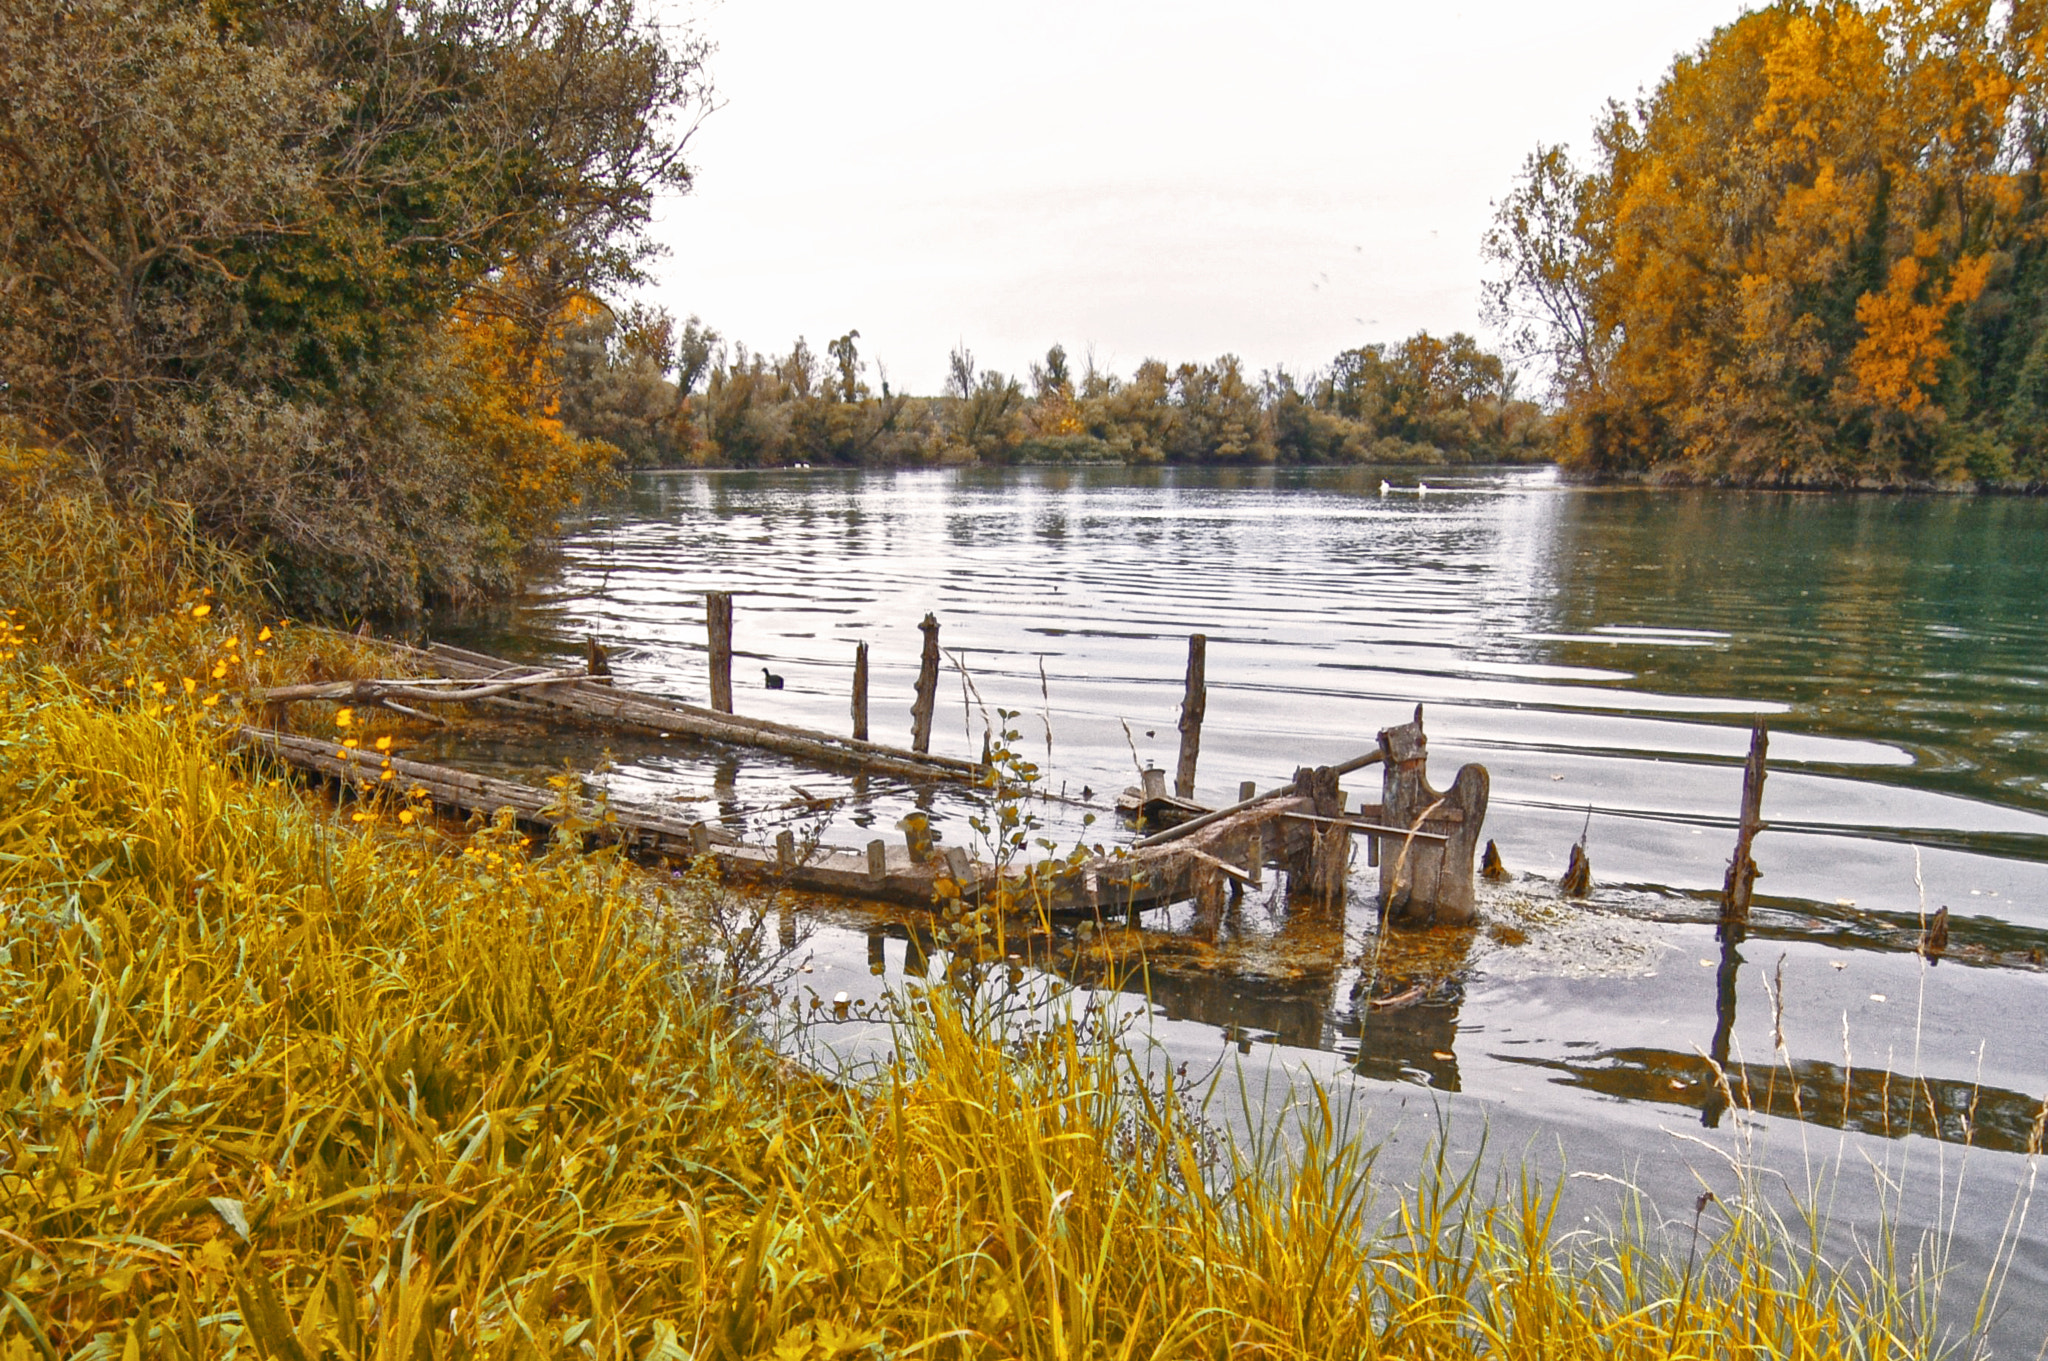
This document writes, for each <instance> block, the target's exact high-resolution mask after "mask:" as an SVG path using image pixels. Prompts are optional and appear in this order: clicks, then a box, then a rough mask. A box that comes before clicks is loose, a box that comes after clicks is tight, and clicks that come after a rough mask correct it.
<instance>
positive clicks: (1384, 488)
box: [1380, 477, 1394, 496]
mask: <svg viewBox="0 0 2048 1361" xmlns="http://www.w3.org/2000/svg"><path fill="white" fill-rule="evenodd" d="M1393 489H1394V484H1393V483H1391V482H1389V481H1387V479H1386V478H1384V477H1383V478H1381V479H1380V495H1381V496H1385V495H1386V494H1387V493H1388V492H1390V491H1392V490H1393Z"/></svg>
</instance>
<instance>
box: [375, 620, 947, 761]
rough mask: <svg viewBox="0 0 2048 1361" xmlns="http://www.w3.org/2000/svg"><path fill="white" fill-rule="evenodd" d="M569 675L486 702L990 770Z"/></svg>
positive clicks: (450, 651) (465, 661) (457, 669)
mask: <svg viewBox="0 0 2048 1361" xmlns="http://www.w3.org/2000/svg"><path fill="white" fill-rule="evenodd" d="M415 655H418V656H423V657H424V658H425V659H426V660H427V662H429V663H430V664H432V665H435V666H439V667H440V668H442V669H443V670H446V671H448V672H451V673H453V674H456V675H462V676H468V677H470V678H472V679H478V678H505V677H507V676H508V673H509V674H511V675H516V674H517V673H519V672H521V671H532V670H534V668H522V667H519V666H516V665H515V664H513V663H510V662H506V661H502V660H500V659H499V658H496V657H488V656H485V655H484V654H482V653H478V652H470V651H468V650H467V649H464V648H459V647H451V646H449V645H448V644H445V643H434V644H431V645H429V646H428V647H427V649H426V650H425V651H424V653H417V654H415ZM548 674H554V673H548ZM569 680H570V682H571V683H566V684H559V685H549V686H546V687H537V688H535V689H534V690H531V691H528V692H524V693H518V694H514V693H510V692H508V693H505V694H501V695H494V696H491V697H489V698H487V699H486V700H484V701H483V702H484V703H487V704H490V705H492V706H493V707H496V708H501V709H506V710H510V711H512V712H517V713H522V714H526V715H528V716H529V717H532V716H549V715H553V716H558V717H572V718H576V719H580V720H582V721H584V722H588V723H594V724H599V725H602V726H606V727H616V728H627V729H631V730H634V731H638V732H644V733H650V734H653V735H656V736H663V737H671V736H672V737H690V738H698V739H702V740H705V741H711V742H722V743H726V744H728V745H732V746H746V747H759V748H761V749H763V750H766V751H773V752H776V753H778V754H780V755H784V756H791V757H795V758H798V759H801V760H805V761H810V762H813V763H816V764H819V765H823V766H826V767H850V768H852V769H855V770H865V771H868V772H870V773H874V774H881V775H898V776H902V777H903V778H906V779H912V780H955V781H960V782H964V783H975V782H978V781H979V780H981V778H982V776H983V770H982V767H981V766H979V765H977V764H975V763H974V762H972V761H962V760H959V759H957V758H955V757H950V756H934V755H931V754H930V753H928V752H915V751H904V750H903V749H901V748H899V747H888V746H884V745H882V744H881V743H878V742H863V741H858V740H855V739H853V738H847V737H840V736H839V735H837V734H835V733H824V732H815V731H812V730H811V729H808V728H799V727H795V726H792V725H790V724H787V723H776V722H772V721H770V720H768V719H762V718H750V717H747V716H745V715H742V714H728V713H716V712H713V711H711V710H708V709H701V708H698V707H697V706H695V705H692V704H685V703H683V702H682V701H680V700H673V699H669V698H667V697H665V696H662V695H653V694H648V693H645V692H643V691H637V690H631V689H628V688H626V687H624V686H618V685H603V686H598V685H591V684H590V683H589V682H588V681H587V680H585V679H584V678H582V677H580V676H571V677H570V678H569Z"/></svg>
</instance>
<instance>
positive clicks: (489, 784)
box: [240, 727, 735, 858]
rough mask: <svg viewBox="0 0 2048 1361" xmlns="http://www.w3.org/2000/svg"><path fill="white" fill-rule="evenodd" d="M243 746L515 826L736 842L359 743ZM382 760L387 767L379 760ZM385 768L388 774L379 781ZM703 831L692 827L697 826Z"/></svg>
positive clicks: (682, 850)
mask: <svg viewBox="0 0 2048 1361" xmlns="http://www.w3.org/2000/svg"><path fill="white" fill-rule="evenodd" d="M240 741H241V744H242V745H243V746H244V747H248V748H253V749H255V750H258V751H261V752H265V753H267V754H269V755H272V756H275V757H277V758H278V759H280V760H282V761H284V762H285V763H286V764H288V765H291V766H294V767H296V768H298V769H300V770H307V771H312V772H314V773H316V774H319V775H324V776H326V777H328V778H329V779H334V780H340V781H342V782H344V783H345V784H347V785H348V786H349V787H350V788H351V789H358V790H360V789H363V788H365V787H369V788H373V789H374V788H376V787H378V786H381V785H386V784H388V785H390V786H391V787H392V788H394V789H396V790H398V791H400V792H401V793H402V792H404V791H408V790H412V789H423V790H425V791H426V793H427V796H428V797H429V798H430V799H432V800H433V802H434V805H435V806H436V807H437V808H441V809H448V810H454V811H457V812H461V813H482V814H484V815H485V816H490V815H492V814H494V813H496V812H497V811H498V810H499V809H501V808H510V809H511V810H512V812H513V816H514V817H515V819H517V820H518V821H519V822H520V823H521V824H522V825H524V826H527V827H537V828H543V829H547V828H553V827H555V826H557V825H558V824H559V823H561V822H562V821H563V820H564V818H565V815H570V816H574V817H575V818H576V819H577V820H579V821H584V822H588V823H589V824H591V825H590V827H589V834H590V835H591V836H593V837H594V838H595V839H597V840H598V841H601V842H609V841H626V842H628V843H629V844H632V845H635V846H638V847H640V848H643V849H647V850H652V851H657V852H660V853H662V854H665V855H673V856H678V857H684V858H687V857H688V856H690V855H691V854H693V853H694V851H695V849H696V842H697V841H698V840H699V839H701V838H705V837H708V839H709V840H710V842H711V843H712V844H713V845H717V844H721V843H722V844H725V845H732V844H735V838H734V837H733V836H732V834H731V833H729V832H727V831H725V830H724V829H722V828H718V827H712V826H709V825H708V824H705V823H703V822H700V821H696V820H694V819H686V818H678V817H674V816H672V815H669V814H666V813H662V812H659V811H656V810H654V809H647V808H639V807H635V806H632V805H622V804H607V805H606V806H605V807H604V808H600V807H599V806H598V805H597V804H595V803H593V802H592V801H591V800H589V799H583V798H574V799H571V800H569V801H568V803H567V804H566V806H565V805H564V801H563V798H562V796H561V795H560V794H559V793H557V792H555V791H553V790H546V789H535V788H534V787H533V786H531V785H523V784H517V783H514V782H513V781H511V780H500V779H495V778H493V777H491V776H489V775H478V774H476V773H474V772H472V771H467V770H457V769H454V768H453V767H450V766H440V765H434V764H432V763H430V762H426V761H414V760H410V759H408V758H406V757H403V756H389V757H387V756H386V755H385V754H384V753H382V752H379V751H374V750H370V749H367V748H363V747H344V746H341V745H340V744H338V743H336V742H335V741H334V740H333V739H331V738H319V737H301V736H298V735H296V734H293V733H281V732H274V731H272V730H270V729H268V728H253V727H244V728H242V729H241V732H240ZM387 761H388V762H389V765H388V766H387V765H386V762H387ZM386 769H389V771H390V772H391V778H390V779H389V780H386V779H385V778H384V773H385V771H386ZM699 828H702V829H703V831H702V832H699V831H698V829H699Z"/></svg>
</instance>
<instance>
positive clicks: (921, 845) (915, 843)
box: [903, 813, 932, 865]
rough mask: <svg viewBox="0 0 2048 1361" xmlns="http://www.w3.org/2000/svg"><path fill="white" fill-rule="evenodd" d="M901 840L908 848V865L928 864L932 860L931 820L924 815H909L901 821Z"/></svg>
mask: <svg viewBox="0 0 2048 1361" xmlns="http://www.w3.org/2000/svg"><path fill="white" fill-rule="evenodd" d="M903 839H904V841H905V842H906V843H907V844H908V845H909V847H910V863H911V864H913V865H924V864H929V863H930V862H931V858H932V820H931V818H930V817H929V816H928V815H926V814H924V813H911V814H909V815H908V816H906V817H905V818H904V819H903Z"/></svg>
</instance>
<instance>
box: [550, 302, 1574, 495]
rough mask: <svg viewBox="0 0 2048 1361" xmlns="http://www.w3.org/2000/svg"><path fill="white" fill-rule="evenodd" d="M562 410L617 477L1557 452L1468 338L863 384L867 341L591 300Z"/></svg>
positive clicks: (969, 364) (1494, 360) (569, 363)
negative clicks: (723, 470) (1261, 368)
mask: <svg viewBox="0 0 2048 1361" xmlns="http://www.w3.org/2000/svg"><path fill="white" fill-rule="evenodd" d="M559 347H560V348H559V353H560V360H559V372H560V382H561V397H560V401H561V406H560V411H561V418H562V421H563V423H564V425H565V426H566V427H567V428H568V429H569V430H571V431H573V432H575V433H576V434H577V435H579V436H581V437H583V438H585V439H590V440H598V441H603V442H605V443H606V444H609V445H611V446H613V447H615V448H617V449H618V450H619V452H620V460H621V462H622V464H623V465H624V466H627V467H697V466H720V467H772V466H782V465H790V464H810V465H826V464H836V465H847V466H858V465H877V464H880V465H904V464H958V463H998V464H1002V463H1132V464H1157V463H1231V464H1263V463H1285V464H1327V463H1429V464H1441V463H1475V462H1477V463H1491V462H1524V461H1532V460H1541V459H1545V458H1548V457H1549V456H1550V434H1549V421H1548V420H1547V418H1546V417H1545V416H1544V414H1543V411H1542V409H1541V408H1540V407H1539V406H1538V405H1537V404H1536V403H1535V402H1533V401H1530V400H1528V399H1526V398H1523V397H1521V396H1519V395H1518V394H1517V392H1516V384H1515V375H1514V373H1513V371H1512V370H1510V369H1508V368H1507V366H1506V365H1505V364H1504V363H1503V362H1502V360H1501V358H1500V357H1499V356H1498V355H1495V354H1491V353H1489V352H1487V351H1486V350H1484V349H1482V348H1480V346H1479V344H1478V342H1476V341H1475V340H1474V339H1473V338H1472V337H1471V336H1468V335H1465V334H1463V333H1457V334H1453V335H1451V336H1450V337H1448V338H1447V339H1446V338H1438V337H1436V336H1432V335H1430V334H1429V333H1427V332H1418V333H1416V334H1415V335H1413V336H1410V337H1409V338H1408V339H1407V340H1404V341H1402V342H1401V343H1400V344H1398V345H1391V346H1389V345H1365V346H1361V347H1359V348H1357V349H1352V350H1346V351H1345V352H1344V353H1342V354H1340V355H1338V356H1337V357H1336V358H1335V359H1334V360H1333V361H1332V362H1331V363H1330V364H1329V365H1328V366H1327V367H1325V368H1322V369H1318V370H1316V371H1314V372H1311V373H1308V374H1303V375H1296V374H1292V373H1289V372H1288V371H1286V370H1285V369H1275V370H1271V371H1268V372H1265V373H1262V374H1258V375H1256V376H1255V375H1252V374H1249V373H1247V372H1246V370H1245V367H1244V364H1243V363H1242V361H1240V360H1239V359H1238V358H1237V357H1236V356H1234V355H1224V356H1223V357H1221V358H1219V359H1217V360H1215V361H1214V362H1211V363H1206V364H1180V365H1178V366H1175V367H1171V368H1169V367H1168V366H1167V365H1166V364H1164V363H1162V362H1160V361H1158V360H1151V359H1148V360H1146V361H1145V362H1144V363H1142V364H1140V365H1139V366H1138V367H1137V369H1136V371H1135V372H1133V373H1132V374H1131V375H1130V376H1129V377H1124V376H1121V375H1118V374H1113V373H1109V372H1105V371H1104V370H1102V369H1100V368H1098V367H1097V366H1096V365H1095V363H1094V362H1093V360H1092V359H1084V360H1082V361H1081V362H1080V363H1078V364H1077V363H1076V362H1075V361H1074V359H1073V357H1072V356H1070V355H1069V354H1068V352H1067V350H1066V349H1065V347H1064V346H1061V345H1054V346H1052V347H1051V348H1050V349H1049V350H1047V351H1046V354H1045V358H1044V360H1043V361H1042V362H1039V363H1034V364H1032V365H1031V366H1030V369H1029V371H1028V372H1027V373H1025V374H1021V375H1011V374H1005V373H1002V372H999V371H997V370H994V369H989V368H984V367H981V366H980V365H979V364H978V363H977V362H976V360H975V358H974V355H973V353H972V351H970V350H969V349H967V348H966V347H965V346H961V347H958V348H956V349H955V350H954V351H953V353H952V354H951V355H950V356H949V359H948V364H947V377H946V382H945V389H944V391H943V392H942V393H941V394H939V395H937V396H933V397H917V396H911V395H909V394H906V393H902V392H897V391H895V390H893V389H892V388H891V386H890V384H889V382H888V380H887V377H886V373H885V371H880V370H878V371H877V372H876V373H875V374H874V376H873V378H872V381H871V379H870V373H869V367H868V362H867V360H866V359H865V358H864V357H863V356H862V354H861V351H860V332H858V331H849V332H847V333H846V334H845V335H842V336H840V337H838V338H837V339H834V340H832V341H830V342H829V343H827V345H826V346H825V350H824V353H822V354H820V353H819V352H818V351H817V350H815V349H813V348H812V347H811V345H810V344H809V343H808V342H807V341H806V340H803V339H798V340H797V341H796V343H795V344H794V345H792V346H791V347H790V349H789V351H788V352H787V353H785V354H780V355H776V354H768V353H763V352H760V351H755V350H750V349H749V348H748V347H747V346H746V345H744V344H731V345H728V344H727V343H725V342H724V341H723V339H722V338H721V337H720V336H719V335H718V334H717V333H716V332H715V331H712V330H710V329H708V328H707V327H705V326H704V325H703V324H702V323H701V322H700V321H699V320H698V319H697V318H695V317H692V318H690V319H689V320H688V321H687V322H685V323H682V324H680V325H678V324H677V323H676V322H675V320H674V319H673V318H672V317H670V316H669V315H668V314H666V313H665V312H662V311H659V310H654V309H648V308H644V307H640V308H633V309H629V310H626V311H623V312H613V311H610V310H608V309H604V308H600V307H595V306H591V307H586V308H584V309H583V310H582V311H581V312H580V313H579V315H578V316H577V317H575V318H574V319H573V320H571V321H570V322H569V323H568V324H566V325H565V326H564V327H563V329H562V332H561V337H560V342H559Z"/></svg>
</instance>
